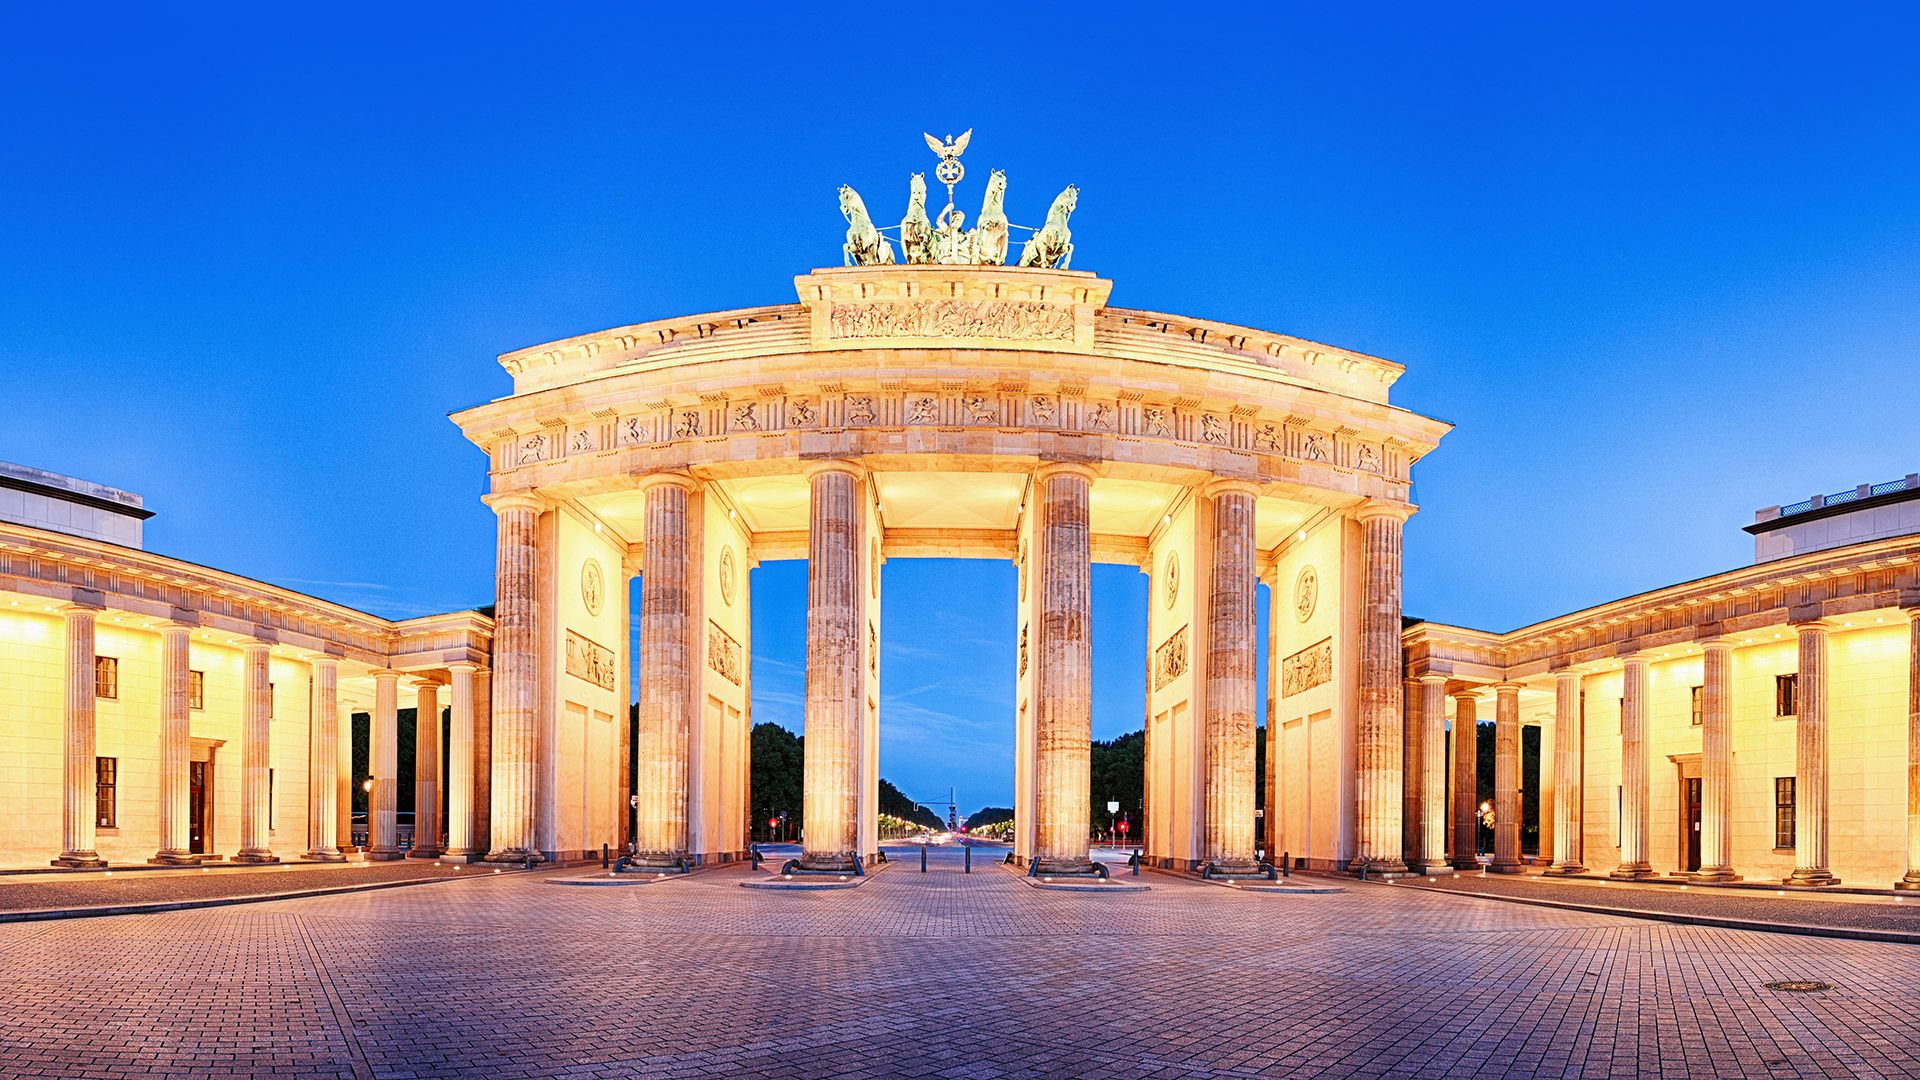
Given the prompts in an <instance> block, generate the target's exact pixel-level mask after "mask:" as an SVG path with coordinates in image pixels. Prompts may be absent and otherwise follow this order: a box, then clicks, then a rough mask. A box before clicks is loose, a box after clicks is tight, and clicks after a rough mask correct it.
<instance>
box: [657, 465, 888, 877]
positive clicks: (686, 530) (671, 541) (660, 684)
mask: <svg viewBox="0 0 1920 1080" xmlns="http://www.w3.org/2000/svg"><path fill="white" fill-rule="evenodd" d="M646 485H647V486H646V518H645V526H644V535H643V536H642V538H641V550H640V627H639V637H640V650H639V657H638V662H637V665H636V667H635V670H634V684H635V686H636V688H637V689H638V691H639V694H638V697H639V708H640V723H639V729H640V730H639V747H638V751H639V753H638V758H639V766H638V767H639V775H638V776H637V777H636V779H635V782H634V786H633V793H634V794H635V795H637V796H639V799H640V805H639V807H638V812H637V813H636V815H635V818H636V822H637V824H636V826H635V832H634V841H635V850H636V851H637V852H638V854H637V855H636V857H635V861H636V862H637V863H639V864H641V865H645V866H679V865H681V864H682V863H683V862H684V861H685V860H686V858H687V826H688V807H687V794H688V788H689V780H690V777H689V774H688V768H689V763H690V761H691V760H692V746H691V743H690V740H691V738H692V731H693V722H694V716H693V711H694V709H695V708H696V706H697V702H696V701H695V700H694V696H695V686H696V680H697V678H698V674H699V673H698V672H697V671H696V670H695V665H696V664H698V663H699V658H698V654H697V651H696V649H695V647H694V643H693V637H692V635H693V631H694V610H693V583H694V578H693V575H694V574H696V573H698V572H699V567H697V566H694V565H693V563H692V560H691V558H690V552H691V551H692V550H693V545H692V541H693V539H694V537H693V533H692V530H694V529H696V528H698V525H696V524H695V523H694V522H693V521H692V520H691V519H690V518H689V517H688V514H687V495H688V494H689V493H690V492H692V491H693V481H692V480H691V479H689V478H687V477H684V476H654V477H648V478H647V480H646ZM815 490H816V491H818V487H817V486H816V488H815ZM808 719H809V722H811V715H809V718H808ZM808 731H809V733H811V731H812V728H811V727H809V728H808ZM808 741H809V742H811V741H812V740H808ZM848 783H849V784H851V783H852V782H851V781H849V782H848ZM848 790H849V791H851V790H852V788H851V786H849V788H848ZM621 812H622V813H623V814H624V813H625V812H626V808H625V807H621ZM852 846H853V845H848V848H849V849H851V848H852Z"/></svg>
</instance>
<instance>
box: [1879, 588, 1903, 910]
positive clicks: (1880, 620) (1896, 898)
mask: <svg viewBox="0 0 1920 1080" xmlns="http://www.w3.org/2000/svg"><path fill="white" fill-rule="evenodd" d="M1873 621H1874V622H1886V621H1887V620H1885V619H1875V620H1873ZM1894 899H1895V900H1898V899H1899V897H1897V896H1896V897H1894Z"/></svg>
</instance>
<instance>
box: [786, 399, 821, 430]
mask: <svg viewBox="0 0 1920 1080" xmlns="http://www.w3.org/2000/svg"><path fill="white" fill-rule="evenodd" d="M818 422H819V417H818V416H816V415H815V414H814V411H813V404H812V403H811V402H809V401H808V400H807V399H806V398H794V399H793V400H792V401H790V402H788V403H787V423H788V424H789V425H791V426H793V427H812V426H813V425H814V424H816V423H818Z"/></svg>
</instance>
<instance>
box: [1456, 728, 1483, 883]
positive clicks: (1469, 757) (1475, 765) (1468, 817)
mask: <svg viewBox="0 0 1920 1080" xmlns="http://www.w3.org/2000/svg"><path fill="white" fill-rule="evenodd" d="M1478 705H1479V701H1478V699H1476V698H1475V697H1474V695H1473V694H1471V693H1467V692H1462V693H1458V694H1455V695H1453V868H1454V869H1455V870H1478V869H1480V856H1479V854H1478V853H1477V852H1476V851H1475V849H1476V848H1477V847H1478V846H1479V840H1480V777H1479V765H1480V752H1479V748H1478V747H1477V746H1476V745H1475V740H1476V739H1477V738H1478V737H1479V724H1478V721H1477V719H1476V717H1475V714H1476V713H1477V712H1478V711H1479V710H1478Z"/></svg>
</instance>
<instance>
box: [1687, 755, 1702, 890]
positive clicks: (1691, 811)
mask: <svg viewBox="0 0 1920 1080" xmlns="http://www.w3.org/2000/svg"><path fill="white" fill-rule="evenodd" d="M1686 785H1687V811H1686V813H1687V822H1686V830H1687V865H1686V870H1687V871H1688V872H1689V873H1692V872H1695V871H1698V870H1699V869H1700V778H1699V777H1697V776H1690V777H1687V779H1686Z"/></svg>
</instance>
